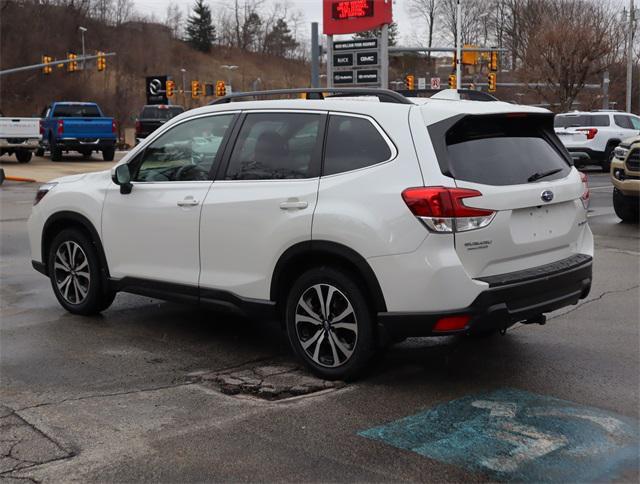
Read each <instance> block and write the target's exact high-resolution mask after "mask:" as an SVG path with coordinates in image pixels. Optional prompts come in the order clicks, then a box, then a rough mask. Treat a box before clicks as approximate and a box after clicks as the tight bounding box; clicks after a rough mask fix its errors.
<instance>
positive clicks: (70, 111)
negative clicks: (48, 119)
mask: <svg viewBox="0 0 640 484" xmlns="http://www.w3.org/2000/svg"><path fill="white" fill-rule="evenodd" d="M53 117H54V118H98V117H100V111H99V110H98V106H96V105H93V104H57V105H56V107H55V109H54V111H53Z"/></svg>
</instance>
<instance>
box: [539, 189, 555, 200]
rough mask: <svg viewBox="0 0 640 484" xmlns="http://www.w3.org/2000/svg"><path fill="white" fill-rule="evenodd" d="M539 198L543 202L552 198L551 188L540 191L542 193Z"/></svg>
mask: <svg viewBox="0 0 640 484" xmlns="http://www.w3.org/2000/svg"><path fill="white" fill-rule="evenodd" d="M540 198H542V201H543V202H550V201H551V200H553V192H552V191H551V190H545V191H544V192H542V195H540Z"/></svg>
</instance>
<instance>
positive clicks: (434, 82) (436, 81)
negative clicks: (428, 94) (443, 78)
mask: <svg viewBox="0 0 640 484" xmlns="http://www.w3.org/2000/svg"><path fill="white" fill-rule="evenodd" d="M431 89H440V78H439V77H432V78H431Z"/></svg>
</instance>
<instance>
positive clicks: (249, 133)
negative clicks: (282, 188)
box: [225, 112, 324, 180]
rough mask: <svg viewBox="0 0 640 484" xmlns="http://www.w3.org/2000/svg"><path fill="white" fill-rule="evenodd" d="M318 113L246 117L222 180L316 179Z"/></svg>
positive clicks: (320, 119)
mask: <svg viewBox="0 0 640 484" xmlns="http://www.w3.org/2000/svg"><path fill="white" fill-rule="evenodd" d="M323 119H324V118H323V116H322V115H321V114H312V113H275V112H272V113H251V114H247V116H246V118H245V120H244V123H243V124H242V128H241V129H240V132H239V134H238V140H237V141H236V144H235V146H234V148H233V153H232V154H231V159H230V160H229V167H228V168H227V173H226V176H225V180H281V179H293V178H312V177H314V176H317V165H318V162H319V158H320V150H321V148H322V139H321V137H320V136H319V134H320V131H321V123H322V120H323Z"/></svg>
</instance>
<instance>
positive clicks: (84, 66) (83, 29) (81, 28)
mask: <svg viewBox="0 0 640 484" xmlns="http://www.w3.org/2000/svg"><path fill="white" fill-rule="evenodd" d="M78 30H80V34H81V35H82V70H83V71H84V70H85V69H86V67H87V61H86V59H85V58H84V33H85V32H86V31H87V28H86V27H82V26H80V27H78Z"/></svg>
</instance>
